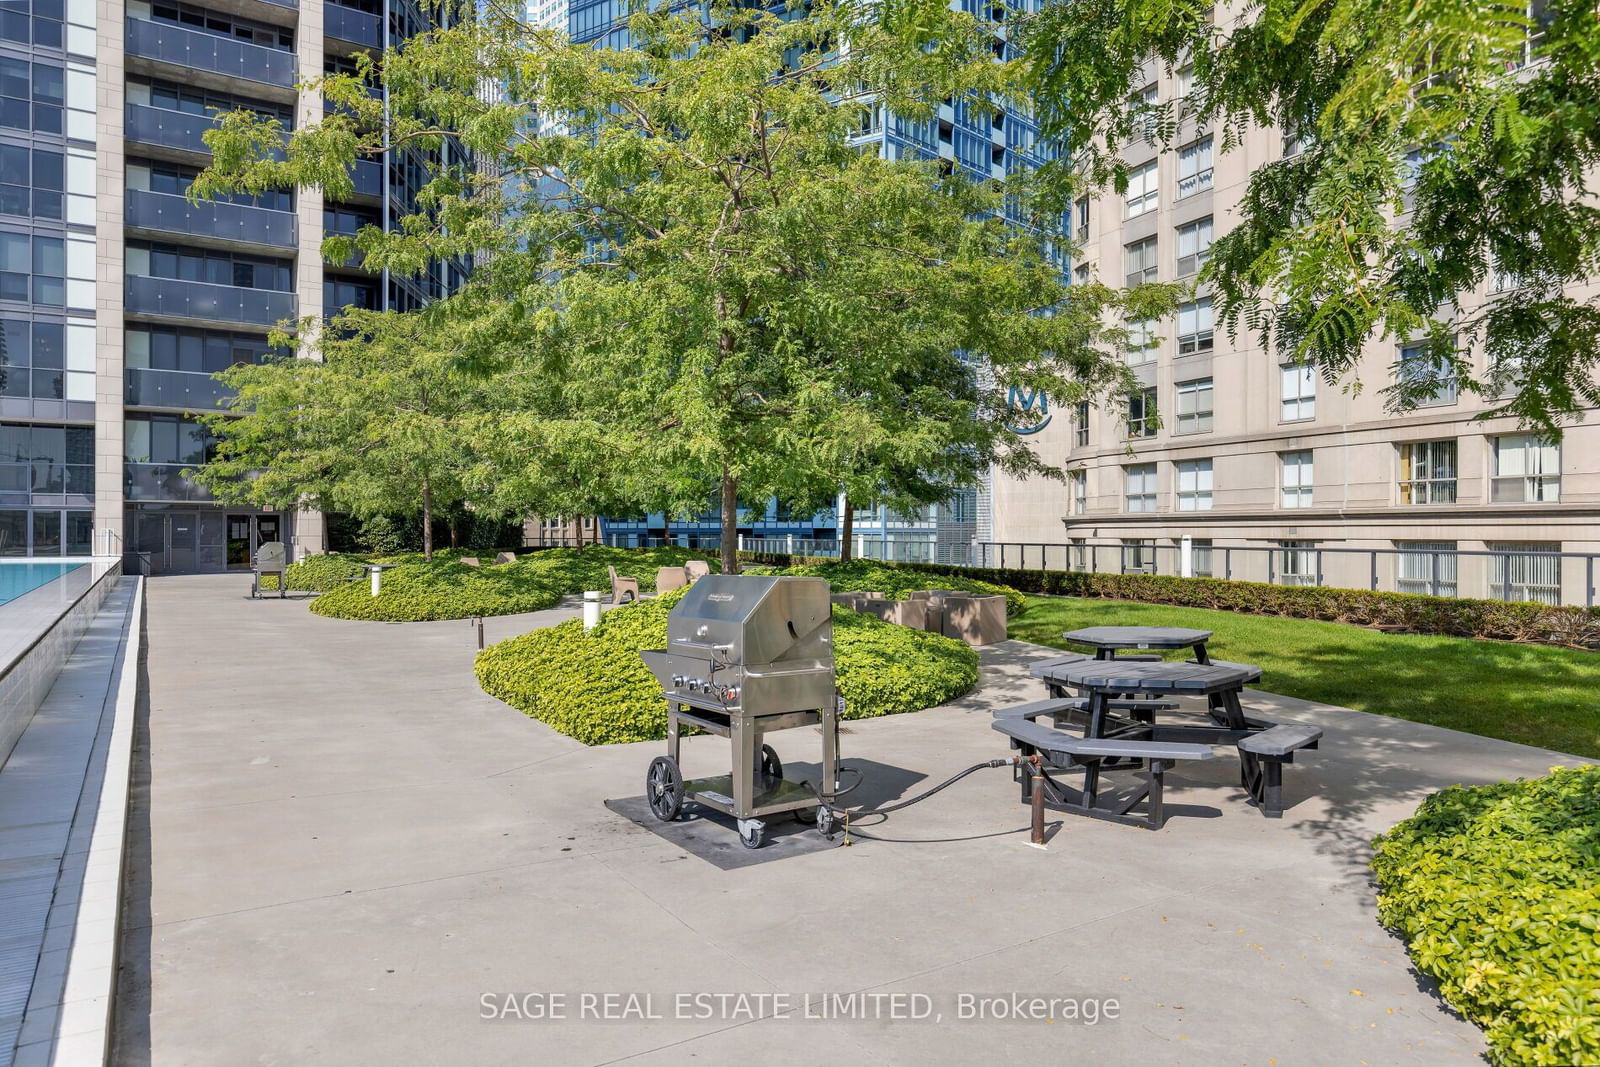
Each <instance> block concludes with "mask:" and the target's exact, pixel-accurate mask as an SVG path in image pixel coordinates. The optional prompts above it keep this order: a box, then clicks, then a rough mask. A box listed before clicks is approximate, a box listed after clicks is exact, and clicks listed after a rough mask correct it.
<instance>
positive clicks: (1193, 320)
mask: <svg viewBox="0 0 1600 1067" xmlns="http://www.w3.org/2000/svg"><path fill="white" fill-rule="evenodd" d="M1211 327H1212V321H1211V298H1210V297H1209V296H1206V297H1201V298H1200V299H1199V300H1194V301H1191V302H1189V303H1187V304H1179V305H1178V355H1180V356H1192V355H1195V354H1197V353H1200V352H1209V351H1211V346H1212V334H1211Z"/></svg>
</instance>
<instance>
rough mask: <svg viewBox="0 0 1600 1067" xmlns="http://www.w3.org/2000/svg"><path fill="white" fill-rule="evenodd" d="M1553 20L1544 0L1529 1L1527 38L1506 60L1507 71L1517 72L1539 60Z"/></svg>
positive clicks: (1553, 17)
mask: <svg viewBox="0 0 1600 1067" xmlns="http://www.w3.org/2000/svg"><path fill="white" fill-rule="evenodd" d="M1554 20H1555V16H1554V15H1553V14H1551V12H1550V6H1549V4H1548V3H1547V2H1546V0H1530V2H1529V4H1528V22H1529V26H1528V36H1527V37H1526V38H1525V39H1524V40H1523V42H1522V44H1521V45H1520V46H1519V47H1517V48H1515V49H1513V50H1512V52H1511V54H1510V55H1509V56H1508V57H1507V58H1506V69H1507V70H1518V69H1520V68H1522V67H1525V66H1527V65H1528V64H1529V63H1532V62H1533V61H1534V60H1536V59H1538V58H1539V50H1540V49H1541V48H1543V47H1544V43H1545V40H1546V39H1547V38H1548V37H1549V35H1550V23H1551V22H1553V21H1554Z"/></svg>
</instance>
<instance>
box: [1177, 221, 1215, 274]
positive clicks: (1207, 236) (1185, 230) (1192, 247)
mask: <svg viewBox="0 0 1600 1067" xmlns="http://www.w3.org/2000/svg"><path fill="white" fill-rule="evenodd" d="M1210 258H1211V216H1210V215H1207V216H1206V217H1205V218H1203V219H1196V220H1195V221H1193V222H1190V223H1187V224H1185V225H1183V226H1179V227H1178V273H1177V275H1176V276H1177V277H1179V278H1186V277H1188V276H1189V275H1191V274H1194V273H1196V272H1197V271H1199V269H1200V268H1201V267H1203V266H1205V265H1206V260H1208V259H1210Z"/></svg>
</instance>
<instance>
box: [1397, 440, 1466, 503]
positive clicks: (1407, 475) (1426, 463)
mask: <svg viewBox="0 0 1600 1067" xmlns="http://www.w3.org/2000/svg"><path fill="white" fill-rule="evenodd" d="M1455 502H1456V443H1455V442H1454V441H1413V442H1411V443H1409V444H1404V445H1401V446H1400V503H1402V504H1454V503H1455Z"/></svg>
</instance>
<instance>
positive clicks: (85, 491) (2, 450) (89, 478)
mask: <svg viewBox="0 0 1600 1067" xmlns="http://www.w3.org/2000/svg"><path fill="white" fill-rule="evenodd" d="M30 494H33V495H39V494H46V495H49V496H53V497H56V498H57V499H56V500H54V501H52V502H53V503H55V504H57V505H60V504H61V503H64V501H61V500H60V499H59V497H60V496H61V494H71V495H74V496H80V497H90V496H93V495H94V428H93V427H92V426H25V425H20V424H15V423H4V424H0V498H3V499H5V500H6V501H7V502H8V503H12V504H17V505H25V504H27V503H28V497H29V495H30ZM16 554H18V555H21V554H23V553H20V552H18V553H16Z"/></svg>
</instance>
